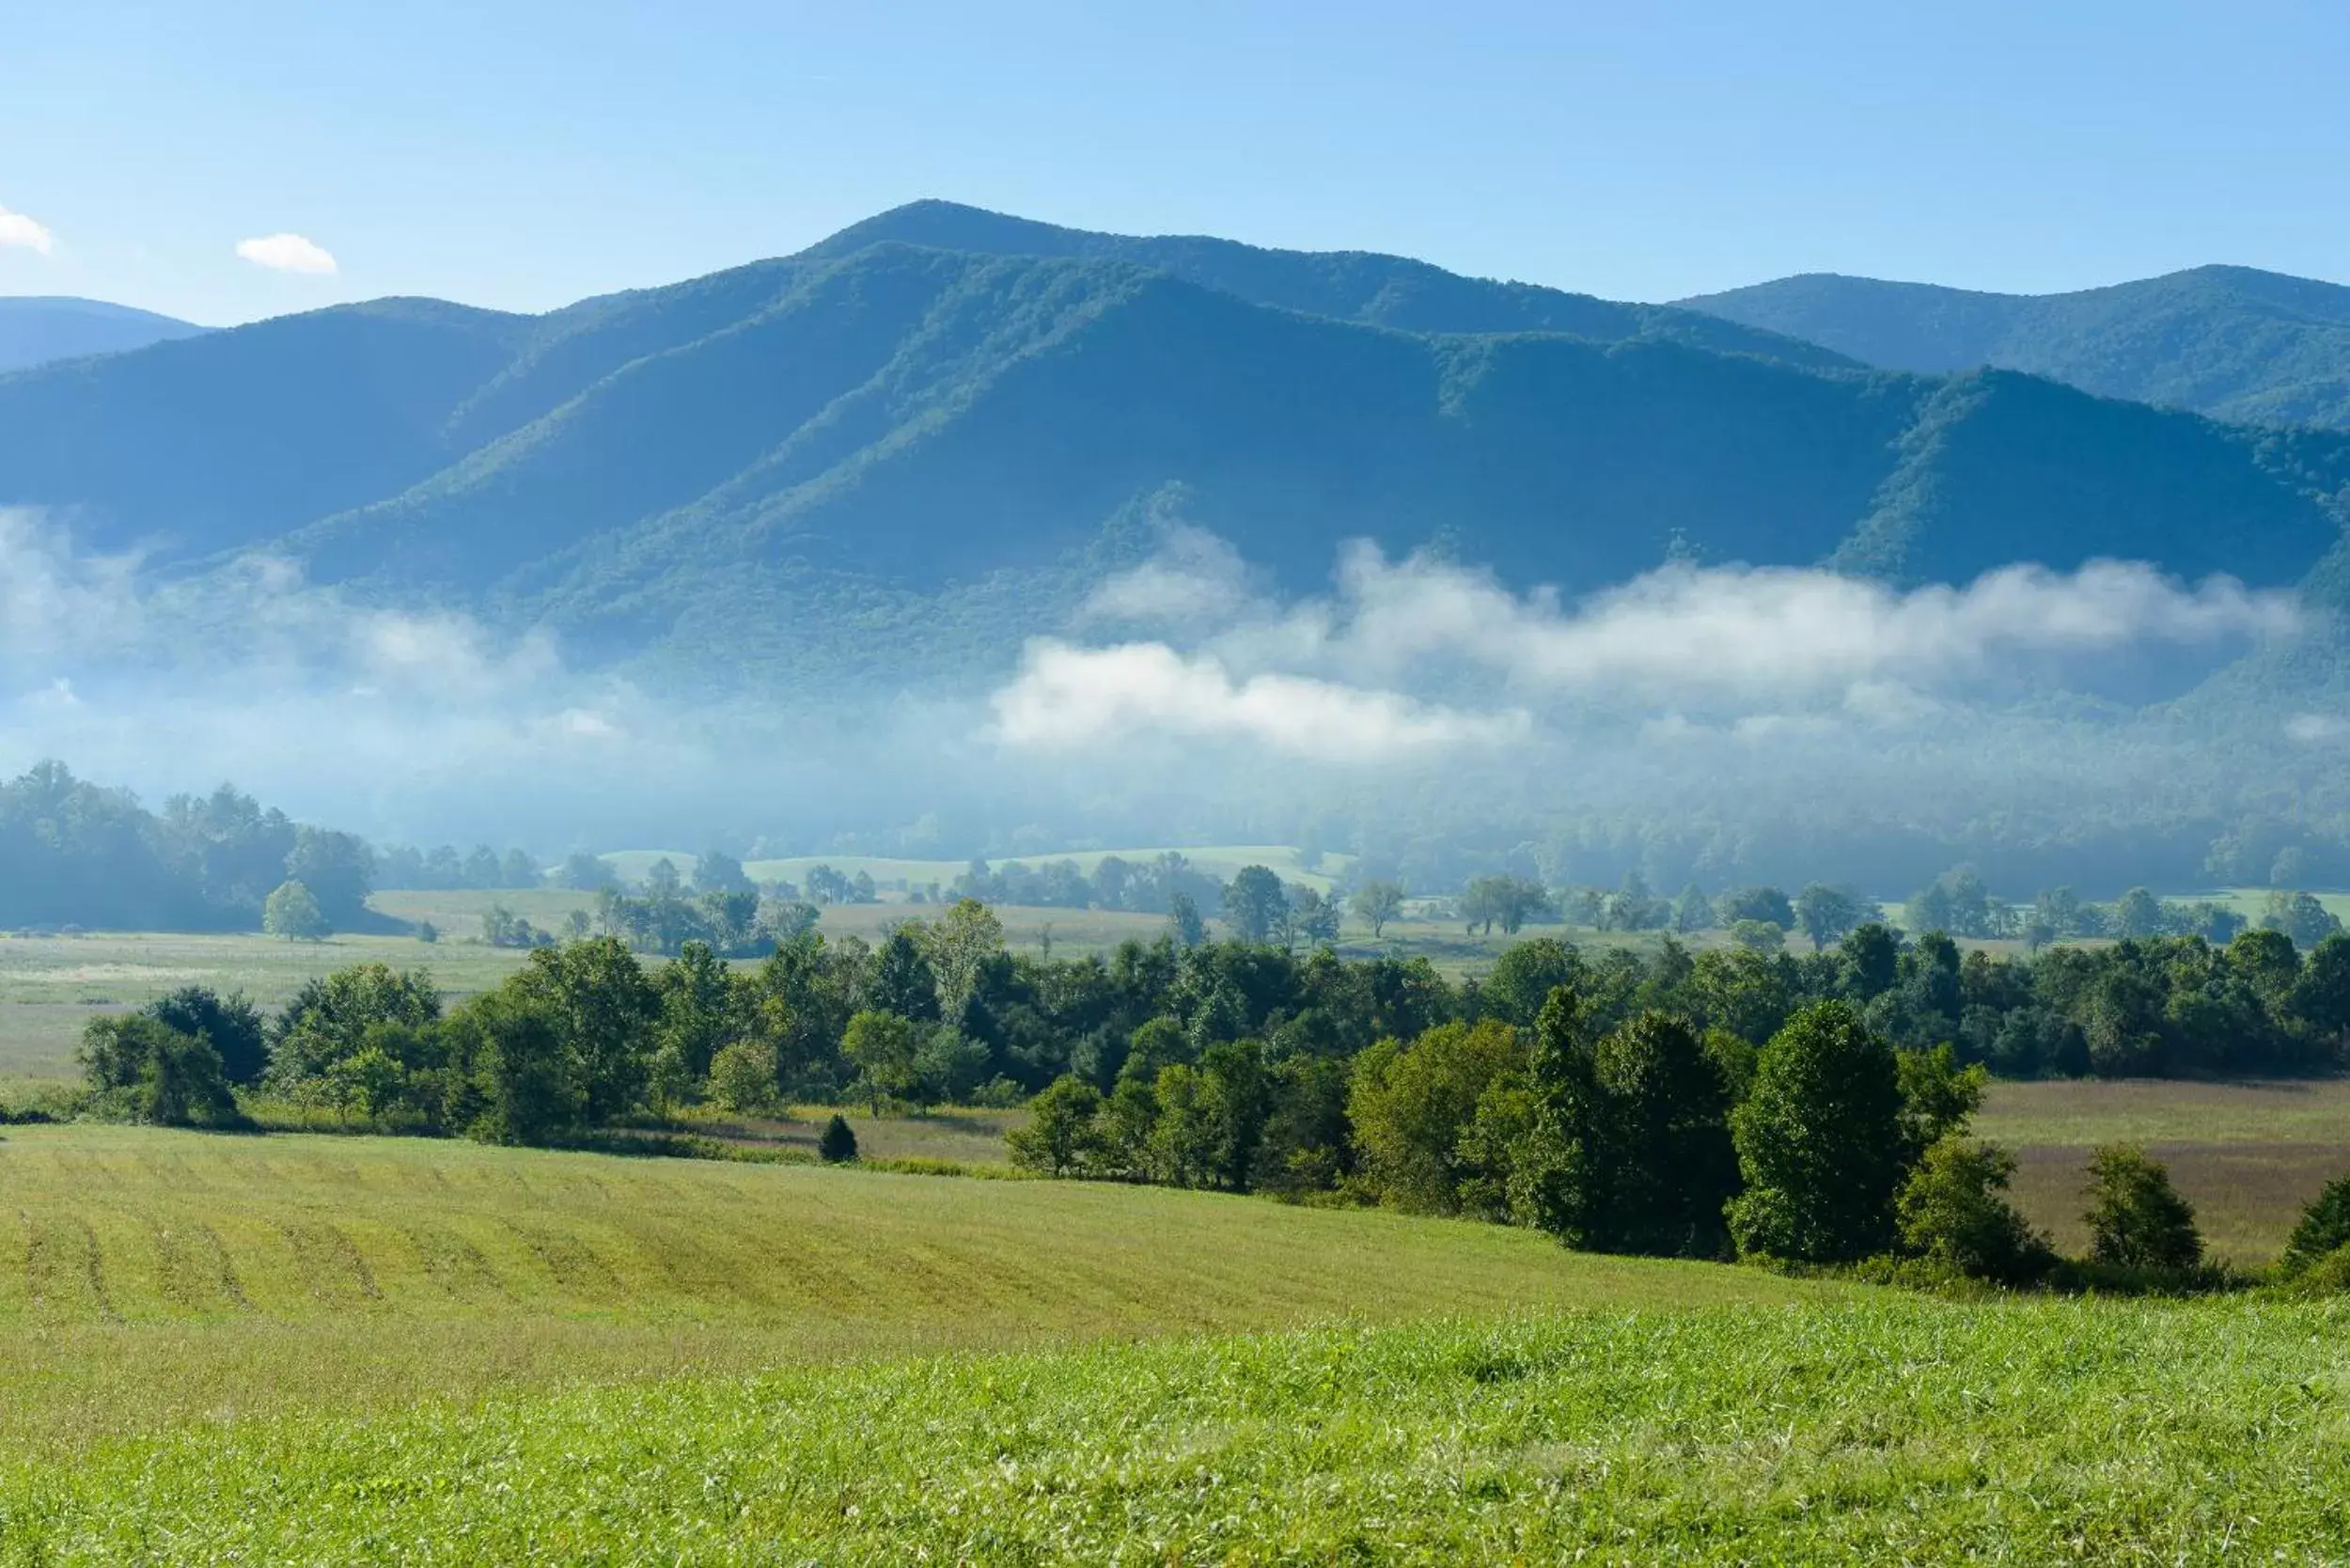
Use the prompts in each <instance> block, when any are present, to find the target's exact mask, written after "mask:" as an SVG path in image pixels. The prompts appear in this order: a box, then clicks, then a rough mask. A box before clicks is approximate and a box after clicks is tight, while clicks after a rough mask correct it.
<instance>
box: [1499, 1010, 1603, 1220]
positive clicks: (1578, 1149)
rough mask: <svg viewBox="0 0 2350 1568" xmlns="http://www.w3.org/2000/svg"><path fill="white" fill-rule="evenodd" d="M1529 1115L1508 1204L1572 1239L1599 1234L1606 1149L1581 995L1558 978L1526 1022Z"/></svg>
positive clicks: (1600, 1095)
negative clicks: (1530, 1023)
mask: <svg viewBox="0 0 2350 1568" xmlns="http://www.w3.org/2000/svg"><path fill="white" fill-rule="evenodd" d="M1528 1078H1529V1079H1530V1085H1531V1091H1532V1098H1533V1107H1534V1117H1533V1127H1532V1130H1531V1131H1530V1132H1529V1133H1528V1135H1527V1137H1526V1140H1525V1145H1524V1148H1523V1151H1522V1152H1521V1155H1520V1157H1519V1159H1518V1161H1517V1162H1516V1168H1515V1170H1514V1171H1513V1172H1512V1183H1513V1190H1512V1193H1511V1208H1512V1210H1513V1211H1514V1212H1515V1213H1517V1214H1520V1215H1525V1216H1526V1217H1527V1219H1528V1221H1529V1222H1530V1223H1531V1224H1533V1225H1534V1226H1535V1227H1536V1228H1537V1229H1539V1230H1542V1231H1547V1232H1548V1233H1549V1234H1551V1235H1553V1236H1555V1237H1557V1238H1558V1239H1559V1241H1560V1242H1562V1243H1564V1244H1565V1245H1567V1246H1568V1247H1578V1248H1581V1247H1593V1246H1596V1245H1598V1244H1599V1243H1600V1242H1601V1241H1602V1240H1604V1238H1605V1235H1606V1231H1605V1229H1604V1227H1605V1225H1606V1213H1607V1206H1608V1204H1609V1203H1610V1202H1611V1201H1612V1200H1613V1199H1614V1194H1613V1193H1612V1192H1611V1191H1610V1190H1609V1187H1608V1176H1609V1174H1610V1171H1609V1168H1608V1167H1609V1160H1610V1151H1609V1149H1608V1148H1607V1145H1606V1137H1607V1134H1608V1131H1609V1128H1608V1125H1607V1105H1606V1096H1605V1094H1604V1092H1603V1091H1602V1090H1601V1089H1600V1087H1599V1072H1598V1065H1597V1063H1596V1062H1595V1061H1594V1060H1593V1058H1592V1053H1591V1049H1590V1043H1589V1042H1588V1041H1586V1040H1585V1039H1584V1037H1583V1002H1582V998H1581V997H1579V996H1576V995H1575V991H1574V990H1573V989H1572V988H1570V987H1567V986H1563V985H1562V986H1560V987H1559V989H1557V990H1556V991H1553V992H1552V993H1551V994H1550V996H1549V997H1548V999H1547V1000H1545V1001H1544V1002H1543V1010H1542V1012H1541V1014H1540V1015H1539V1016H1538V1017H1537V1018H1536V1020H1535V1024H1534V1050H1533V1056H1532V1058H1531V1060H1530V1064H1529V1071H1528Z"/></svg>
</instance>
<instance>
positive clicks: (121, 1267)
mask: <svg viewBox="0 0 2350 1568" xmlns="http://www.w3.org/2000/svg"><path fill="white" fill-rule="evenodd" d="M0 1219H5V1221H6V1223H0V1451H4V1450H7V1449H8V1448H9V1447H11V1446H15V1445H23V1444H34V1445H41V1444H55V1443H59V1442H65V1443H71V1442H73V1441H75V1440H78V1439H82V1438H86V1437H93V1436H101V1435H108V1434H119V1433H131V1432H139V1431H152V1430H158V1429H161V1428H164V1427H167V1426H170V1425H172V1424H174V1423H180V1422H189V1421H195V1422H199V1423H203V1422H210V1421H212V1420H214V1419H226V1418H228V1417H232V1416H240V1415H246V1414H252V1413H255V1412H272V1411H282V1410H289V1409H295V1408H318V1409H362V1408H364V1409H381V1408H387V1407H391V1406H397V1405H400V1404H405V1403H413V1402H414V1401H415V1400H418V1399H424V1398H436V1397H438V1398H452V1399H461V1400H462V1399H471V1398H475V1397H478V1396H479V1395H481V1394H482V1393H484V1392H486V1391H488V1390H490V1389H493V1388H512V1387H522V1386H536V1385H542V1384H547V1383H557V1382H571V1381H579V1380H591V1381H604V1380H611V1379H619V1378H628V1377H637V1376H646V1375H652V1374H657V1373H674V1372H693V1371H702V1372H744V1371H749V1370H753V1369H757V1368H762V1367H772V1366H776V1365H777V1364H780V1363H785V1362H792V1361H802V1360H807V1359H824V1358H837V1357H841V1356H875V1355H893V1354H905V1353H910V1352H918V1351H927V1350H940V1349H972V1348H987V1347H1005V1346H1018V1345H1036V1344H1049V1343H1060V1342H1067V1341H1073V1340H1082V1339H1088V1338H1093V1337H1100V1336H1114V1337H1135V1336H1147V1335H1160V1334H1168V1333H1183V1332H1212V1331H1218V1330H1231V1329H1248V1328H1261V1327H1273V1326H1278V1325H1292V1324H1299V1323H1307V1322H1314V1321H1324V1320H1330V1319H1337V1318H1350V1319H1359V1320H1364V1321H1375V1320H1394V1319H1400V1318H1407V1317H1415V1316H1425V1315H1429V1314H1432V1313H1441V1312H1465V1313H1496V1312H1503V1311H1512V1310H1540V1309H1550V1308H1565V1307H1575V1306H1615V1307H1626V1306H1652V1307H1669V1306H1678V1305H1688V1304H1695V1303H1700V1302H1707V1301H1716V1302H1718V1301H1731V1300H1737V1301H1758V1300H1759V1301H1787V1300H1794V1299H1802V1298H1807V1297H1814V1296H1820V1295H1824V1294H1839V1293H1838V1292H1837V1291H1835V1290H1833V1289H1830V1288H1828V1287H1822V1286H1815V1285H1804V1284H1798V1283H1794V1282H1791V1281H1786V1280H1781V1279H1778V1278H1775V1277H1773V1276H1770V1275H1766V1274H1762V1273H1759V1272H1756V1271H1752V1270H1739V1269H1729V1268H1720V1267H1713V1266H1706V1265H1694V1264H1676V1263H1667V1262H1644V1261H1639V1260H1631V1259H1606V1258H1593V1257H1582V1256H1576V1255H1574V1254H1570V1253H1567V1252H1564V1251H1562V1250H1560V1249H1559V1247H1557V1246H1555V1245H1554V1244H1553V1243H1551V1242H1550V1241H1548V1240H1547V1239H1545V1238H1543V1237H1542V1236H1538V1235H1535V1234H1532V1233H1530V1232H1528V1231H1513V1230H1508V1229H1505V1228H1501V1227H1497V1226H1485V1225H1477V1224H1471V1223H1467V1222H1450V1221H1432V1220H1423V1219H1414V1218H1408V1217H1404V1216H1401V1215H1387V1214H1379V1213H1370V1212H1363V1211H1350V1210H1333V1209H1308V1208H1294V1207H1290V1206H1286V1205H1282V1204H1278V1203H1271V1202H1266V1201H1263V1200H1257V1199H1246V1198H1222V1197H1215V1196H1212V1195H1208V1194H1203V1193H1194V1192H1181V1191H1174V1190H1170V1189H1166V1188H1158V1187H1128V1186H1115V1185H1104V1184H1079V1183H1062V1182H983V1181H968V1180H952V1179H942V1178H935V1177H924V1176H901V1175H892V1174H888V1173H884V1172H869V1171H861V1170H856V1169H851V1168H811V1167H804V1166H759V1165H737V1164H729V1163H723V1162H711V1161H687V1160H669V1159H644V1158H625V1157H620V1156H616V1155H608V1154H581V1153H558V1152H532V1151H521V1150H506V1149H495V1148H485V1147H481V1146H478V1145H475V1144H468V1143H460V1142H446V1141H437V1140H429V1139H421V1138H418V1139H398V1138H370V1137H325V1136H307V1135H286V1134H279V1135H269V1136H229V1135H217V1134H202V1133H174V1132H164V1131H160V1130H154V1129H141V1128H126V1127H100V1126H88V1125H78V1124H77V1125H71V1126H61V1127H11V1128H8V1129H7V1131H6V1134H5V1137H4V1138H0Z"/></svg>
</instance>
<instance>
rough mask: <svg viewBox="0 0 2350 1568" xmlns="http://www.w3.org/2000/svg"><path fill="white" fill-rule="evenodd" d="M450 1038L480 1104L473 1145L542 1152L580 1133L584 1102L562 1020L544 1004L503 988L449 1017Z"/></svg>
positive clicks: (525, 993) (523, 992) (513, 988)
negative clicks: (529, 1147)
mask: <svg viewBox="0 0 2350 1568" xmlns="http://www.w3.org/2000/svg"><path fill="white" fill-rule="evenodd" d="M447 1030H448V1033H449V1035H450V1037H451V1039H452V1042H453V1043H454V1045H455V1055H456V1057H457V1058H458V1059H459V1060H461V1061H462V1062H463V1063H464V1064H465V1065H466V1067H467V1069H468V1074H467V1076H468V1078H469V1080H470V1082H471V1084H472V1087H473V1089H474V1091H475V1094H476V1096H477V1097H478V1102H479V1106H480V1109H479V1114H478V1116H477V1117H476V1118H475V1119H474V1120H473V1122H472V1124H471V1126H470V1127H469V1129H468V1130H469V1131H470V1132H471V1133H472V1134H473V1136H474V1137H478V1138H481V1139H482V1140H484V1141H485V1142H491V1143H520V1144H546V1143H551V1142H554V1141H555V1140H556V1139H557V1138H558V1137H562V1136H564V1135H566V1134H568V1133H570V1132H572V1130H573V1129H575V1128H576V1127H577V1126H578V1125H579V1120H580V1113H581V1111H582V1109H583V1108H584V1107H585V1105H587V1094H586V1093H585V1091H584V1090H583V1089H582V1087H581V1085H580V1082H579V1079H578V1075H577V1074H576V1072H575V1070H574V1069H575V1058H574V1053H573V1052H572V1050H571V1049H570V1048H569V1046H567V1044H566V1043H565V1041H564V1020H563V1019H562V1018H561V1016H560V1015H559V1014H558V1013H557V1012H556V1011H555V1010H554V1009H553V1008H552V1007H550V1006H549V1005H548V1003H547V1002H546V1000H545V999H544V998H543V997H541V996H534V995H533V994H531V993H530V992H528V991H526V990H525V989H523V988H520V987H516V986H512V985H505V986H500V987H499V988H498V989H497V990H495V991H490V992H485V993H483V994H482V995H481V996H477V997H475V998H474V999H473V1000H472V1001H470V1002H468V1003H466V1004H465V1005H464V1006H463V1007H462V1008H460V1009H459V1010H458V1011H456V1012H455V1013H453V1014H451V1015H450V1017H449V1020H448V1024H447Z"/></svg>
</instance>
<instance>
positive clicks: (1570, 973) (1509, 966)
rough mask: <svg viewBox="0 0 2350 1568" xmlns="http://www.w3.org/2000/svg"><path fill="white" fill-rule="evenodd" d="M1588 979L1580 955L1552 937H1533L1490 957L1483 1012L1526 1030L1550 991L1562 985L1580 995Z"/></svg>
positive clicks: (1548, 996) (1548, 997) (1587, 967)
mask: <svg viewBox="0 0 2350 1568" xmlns="http://www.w3.org/2000/svg"><path fill="white" fill-rule="evenodd" d="M1589 982H1590V968H1589V966H1587V965H1586V964H1584V962H1583V955H1582V954H1580V953H1578V952H1576V951H1575V949H1574V948H1572V947H1570V946H1568V945H1567V944H1566V943H1564V942H1561V941H1560V940H1559V938H1557V937H1555V936H1537V937H1534V938H1532V939H1530V940H1528V941H1525V942H1519V943H1516V944H1514V945H1513V946H1512V947H1510V948H1507V949H1504V950H1503V951H1502V954H1501V956H1500V957H1499V958H1497V959H1496V960H1494V968H1493V973H1492V974H1490V975H1488V976H1486V977H1485V985H1484V990H1483V993H1482V996H1483V1000H1484V1004H1485V1011H1488V1012H1490V1013H1492V1014H1493V1015H1494V1016H1495V1017H1496V1018H1499V1019H1502V1020H1504V1021H1505V1022H1508V1023H1512V1024H1515V1025H1516V1026H1517V1027H1520V1028H1522V1029H1530V1028H1532V1027H1534V1023H1535V1020H1536V1019H1538V1018H1540V1017H1541V1016H1542V1011H1543V1003H1545V1002H1547V1001H1549V1000H1550V994H1551V993H1552V992H1554V991H1556V990H1558V989H1559V987H1560V986H1562V985H1563V986H1566V987H1568V988H1570V989H1572V990H1574V991H1575V992H1576V993H1577V994H1578V995H1580V993H1581V992H1582V991H1583V989H1584V987H1585V986H1586V985H1587V984H1588V983H1589Z"/></svg>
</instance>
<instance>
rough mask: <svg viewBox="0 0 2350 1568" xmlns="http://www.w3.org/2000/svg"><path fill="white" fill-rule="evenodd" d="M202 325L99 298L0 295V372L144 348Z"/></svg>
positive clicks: (192, 332)
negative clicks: (108, 302)
mask: <svg viewBox="0 0 2350 1568" xmlns="http://www.w3.org/2000/svg"><path fill="white" fill-rule="evenodd" d="M204 330H205V329H204V328H203V327H200V326H197V325H196V324H195V323H194V322H191V321H175V320H173V319H172V318H171V317H169V316H158V315H156V314H155V313H154V312H153V311H151V310H133V309H132V308H131V307H130V306H127V305H108V304H106V303H105V302H104V301H102V300H81V299H72V298H68V297H65V296H51V295H39V294H33V295H8V296H0V376H5V375H7V374H8V372H9V371H11V370H24V369H29V368H32V367H33V366H36V365H46V364H48V363H49V362H51V361H52V360H58V359H79V358H81V357H82V356H83V355H85V354H93V353H122V352H123V351H124V350H126V349H143V348H145V347H147V346H148V345H149V343H166V342H169V341H171V340H172V339H174V338H179V337H195V336H196V334H197V333H200V332H202V331H204Z"/></svg>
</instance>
